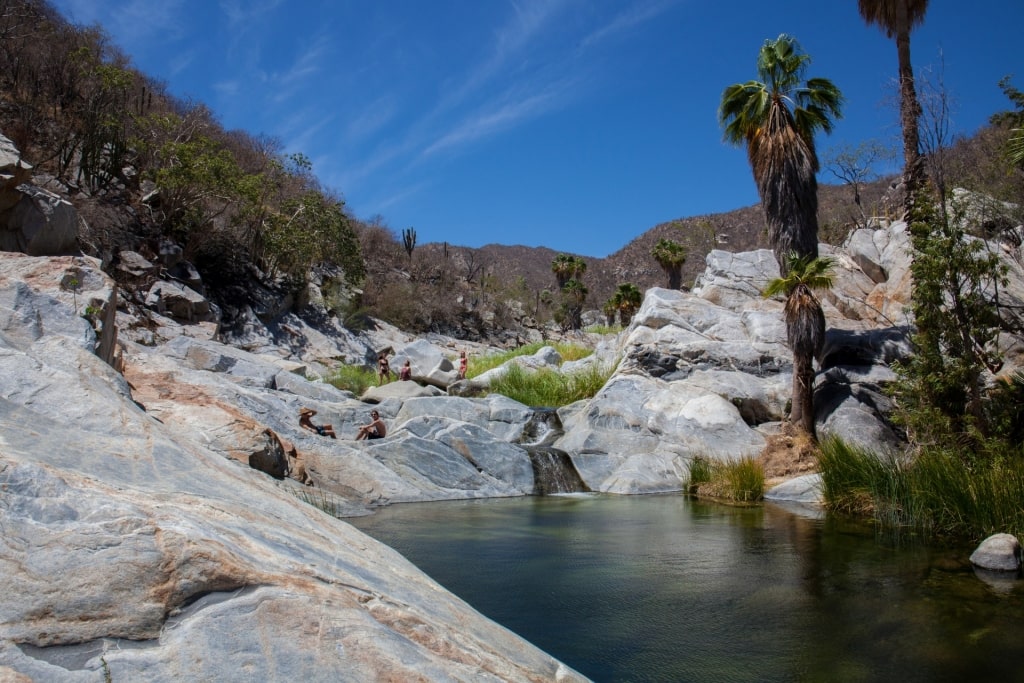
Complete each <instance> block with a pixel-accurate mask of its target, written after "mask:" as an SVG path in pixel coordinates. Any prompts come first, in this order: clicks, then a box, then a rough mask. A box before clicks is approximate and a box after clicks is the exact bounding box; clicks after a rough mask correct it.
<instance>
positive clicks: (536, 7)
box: [438, 0, 566, 111]
mask: <svg viewBox="0 0 1024 683" xmlns="http://www.w3.org/2000/svg"><path fill="white" fill-rule="evenodd" d="M565 5H566V3H565V2H564V1H563V0H551V1H549V2H532V3H527V4H526V6H525V7H524V4H523V3H521V2H513V3H512V8H513V10H514V12H513V14H512V16H511V18H510V19H509V20H508V22H507V23H505V24H504V25H503V26H501V27H499V28H498V29H497V31H496V32H495V34H496V35H495V40H494V42H493V49H492V51H491V53H490V54H489V55H487V56H486V57H485V58H484V59H483V61H482V62H481V63H480V65H479V66H477V67H476V68H475V69H473V70H472V71H470V72H469V73H468V74H467V75H466V77H465V78H464V80H463V81H462V82H461V83H460V84H458V85H456V86H455V87H453V88H452V89H450V90H449V91H448V92H447V94H446V96H445V97H444V98H443V99H442V100H441V103H440V104H439V106H438V111H444V110H447V109H449V108H451V107H453V106H456V105H458V104H459V103H461V102H462V101H463V100H465V98H466V97H467V96H468V95H470V94H471V93H473V92H474V91H476V90H478V89H479V88H481V87H482V86H484V85H486V84H487V83H490V82H491V81H493V80H494V79H495V78H496V77H497V76H498V75H499V74H501V73H502V72H503V70H504V69H505V68H506V67H507V66H508V64H509V62H510V61H511V60H512V59H513V58H514V57H516V56H517V55H519V54H521V53H522V52H523V51H525V50H526V49H527V48H528V46H529V45H530V44H531V41H533V40H535V39H536V38H537V37H538V36H541V35H543V33H544V31H545V29H546V28H547V27H548V26H549V25H551V23H552V22H553V21H554V20H555V19H556V18H557V16H558V14H559V11H560V10H561V9H562V8H563V7H564V6H565Z"/></svg>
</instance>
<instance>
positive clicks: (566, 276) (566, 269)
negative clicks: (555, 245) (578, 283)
mask: <svg viewBox="0 0 1024 683" xmlns="http://www.w3.org/2000/svg"><path fill="white" fill-rule="evenodd" d="M551 272H552V273H554V274H555V279H556V280H558V288H559V289H563V288H564V287H565V284H566V283H567V282H568V281H569V280H579V279H580V278H581V277H583V274H584V273H586V272H587V262H586V261H584V260H583V259H581V258H580V257H579V256H569V255H568V254H559V255H558V256H556V257H555V258H554V260H553V261H551Z"/></svg>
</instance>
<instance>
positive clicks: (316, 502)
mask: <svg viewBox="0 0 1024 683" xmlns="http://www.w3.org/2000/svg"><path fill="white" fill-rule="evenodd" d="M293 493H294V494H295V497H296V498H298V499H299V500H301V501H302V502H303V503H306V504H307V505H312V506H313V507H315V508H316V509H318V510H321V511H323V512H326V513H327V514H329V515H330V516H331V517H337V518H338V519H341V518H343V517H344V512H345V507H344V505H343V504H342V503H340V502H339V501H338V499H337V498H335V497H334V495H333V494H331V493H328V492H327V491H324V490H323V489H316V488H305V489H301V490H299V491H293Z"/></svg>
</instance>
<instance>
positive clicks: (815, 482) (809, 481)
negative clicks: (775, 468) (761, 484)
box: [764, 474, 823, 506]
mask: <svg viewBox="0 0 1024 683" xmlns="http://www.w3.org/2000/svg"><path fill="white" fill-rule="evenodd" d="M764 499H765V500H770V501H773V502H784V503H799V504H800V505H810V506H821V504H822V502H823V499H822V495H821V475H820V474H803V475H801V476H799V477H793V478H792V479H789V480H787V481H784V482H782V483H781V484H778V485H776V486H773V487H771V488H769V489H768V490H767V491H765V492H764Z"/></svg>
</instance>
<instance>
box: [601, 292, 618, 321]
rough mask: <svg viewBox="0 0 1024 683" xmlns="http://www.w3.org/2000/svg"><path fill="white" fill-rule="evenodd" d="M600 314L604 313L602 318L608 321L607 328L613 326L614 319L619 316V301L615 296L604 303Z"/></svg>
mask: <svg viewBox="0 0 1024 683" xmlns="http://www.w3.org/2000/svg"><path fill="white" fill-rule="evenodd" d="M601 312H602V313H604V317H605V319H606V320H607V321H608V327H612V326H614V325H615V318H616V316H617V315H618V314H619V300H618V299H617V298H616V295H615V294H612V296H611V298H610V299H608V301H605V302H604V306H602V307H601Z"/></svg>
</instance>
